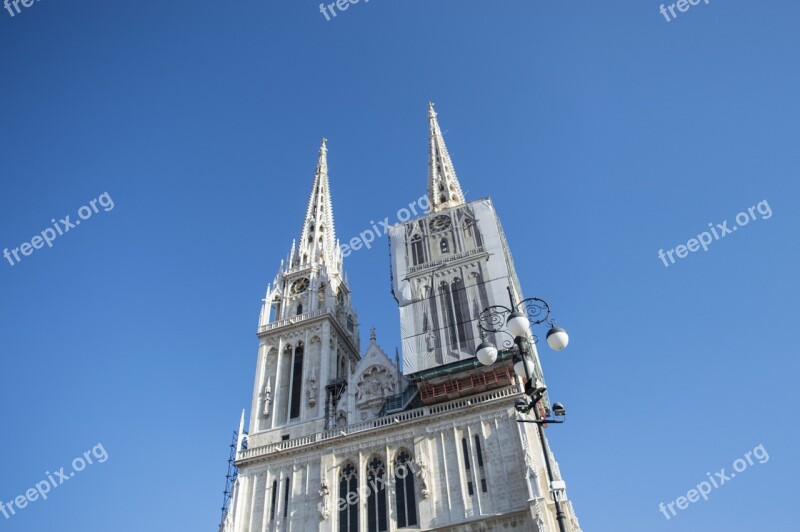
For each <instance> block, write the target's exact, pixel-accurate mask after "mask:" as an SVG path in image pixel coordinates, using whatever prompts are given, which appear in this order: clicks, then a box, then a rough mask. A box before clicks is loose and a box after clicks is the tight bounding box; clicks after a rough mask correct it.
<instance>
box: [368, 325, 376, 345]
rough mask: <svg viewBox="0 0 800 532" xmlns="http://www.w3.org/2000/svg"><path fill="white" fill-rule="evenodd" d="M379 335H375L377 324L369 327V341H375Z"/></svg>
mask: <svg viewBox="0 0 800 532" xmlns="http://www.w3.org/2000/svg"><path fill="white" fill-rule="evenodd" d="M376 338H377V336H376V335H375V326H372V327H370V328H369V341H370V342H375V340H376Z"/></svg>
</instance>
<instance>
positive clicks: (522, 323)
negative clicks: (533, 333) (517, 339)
mask: <svg viewBox="0 0 800 532" xmlns="http://www.w3.org/2000/svg"><path fill="white" fill-rule="evenodd" d="M506 325H507V326H508V332H510V333H511V334H512V335H514V336H525V335H526V334H527V333H528V330H529V329H530V327H531V322H530V321H528V316H526V315H525V314H524V313H523V312H520V311H518V310H515V311H514V312H512V313H511V314H509V316H508V321H506Z"/></svg>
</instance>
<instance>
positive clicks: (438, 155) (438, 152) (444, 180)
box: [428, 103, 464, 212]
mask: <svg viewBox="0 0 800 532" xmlns="http://www.w3.org/2000/svg"><path fill="white" fill-rule="evenodd" d="M436 116H437V115H436V111H435V110H434V108H433V103H429V104H428V119H429V120H430V130H431V131H430V157H429V159H428V199H429V200H430V202H431V208H432V210H433V212H436V211H441V210H442V209H449V208H450V207H455V206H457V205H462V204H463V203H464V194H463V193H462V192H461V185H460V184H459V183H458V177H457V176H456V170H455V168H453V161H451V160H450V154H449V153H448V152H447V146H445V144H444V137H443V136H442V130H441V128H440V127H439V121H438V120H437V118H436Z"/></svg>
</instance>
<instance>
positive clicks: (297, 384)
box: [289, 342, 303, 419]
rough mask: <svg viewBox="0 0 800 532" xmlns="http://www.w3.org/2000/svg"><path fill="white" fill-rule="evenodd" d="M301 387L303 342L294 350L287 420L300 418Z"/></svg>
mask: <svg viewBox="0 0 800 532" xmlns="http://www.w3.org/2000/svg"><path fill="white" fill-rule="evenodd" d="M302 387H303V342H299V343H298V344H297V348H295V350H294V364H292V399H291V404H290V410H289V419H294V418H296V417H299V416H300V394H301V391H302V390H301V388H302Z"/></svg>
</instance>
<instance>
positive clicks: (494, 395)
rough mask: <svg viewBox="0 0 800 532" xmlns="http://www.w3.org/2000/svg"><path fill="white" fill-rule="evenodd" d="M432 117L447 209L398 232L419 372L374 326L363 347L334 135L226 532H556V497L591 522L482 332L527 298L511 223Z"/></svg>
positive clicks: (398, 293) (269, 324) (433, 201)
mask: <svg viewBox="0 0 800 532" xmlns="http://www.w3.org/2000/svg"><path fill="white" fill-rule="evenodd" d="M428 125H429V143H428V148H429V149H428V187H427V188H428V196H429V201H430V212H428V213H426V214H424V215H422V216H420V217H418V218H416V219H413V220H407V221H405V222H403V223H400V224H398V225H395V226H393V227H391V228H390V229H389V231H388V238H389V245H390V262H391V280H392V293H393V295H394V297H395V299H396V301H397V304H398V307H399V311H400V329H401V341H402V360H403V363H402V365H401V364H400V361H399V357H400V354H399V353H396V354H395V357H394V360H392V358H391V357H390V356H389V355H387V353H386V352H385V351H384V350H383V349H382V348H381V346H380V345H379V344H378V341H377V334H376V331H375V329H374V328H373V329H372V330H371V331H370V338H369V345H368V346H367V347H366V348H365V350H364V352H363V353H361V351H360V342H359V333H358V317H357V315H356V312H355V309H354V308H353V305H352V301H351V295H350V290H349V288H348V285H347V277H346V275H345V274H344V270H343V265H342V252H341V251H340V248H339V243H338V242H337V241H336V236H335V232H334V224H333V211H332V206H331V197H330V183H329V178H328V160H327V146H326V142H325V141H324V140H323V142H322V146H321V147H320V151H319V158H318V162H317V166H316V171H315V173H314V181H313V184H312V187H311V196H310V198H309V201H308V207H307V209H306V213H305V218H304V220H303V226H302V228H301V230H300V239H299V240H296V241H295V242H293V244H292V247H291V251H290V253H289V255H288V257H287V258H286V260H285V261H283V262H282V263H281V266H280V268H279V270H278V274H277V275H276V277H275V279H274V281H273V283H272V284H271V285H270V286H269V287H268V288H267V293H266V296H265V298H264V303H263V306H262V309H261V315H260V317H259V323H258V358H257V364H256V377H255V385H254V389H253V402H252V405H251V409H250V416H249V418H250V423H249V432H248V434H247V437H246V438H242V437H241V434H242V433H243V432H244V427H243V425H242V427H241V428H240V431H239V433H240V438H239V440H238V442H237V443H235V445H234V446H235V449H234V452H235V457H234V459H233V460H234V463H235V466H236V468H234V470H233V471H234V472H233V473H232V474H230V475H229V479H231V481H232V482H233V488H232V494H231V500H230V505H226V510H225V511H224V513H223V516H224V517H223V522H222V523H221V526H220V532H284V531H285V532H308V531H319V532H401V531H406V530H436V531H440V532H478V531H480V532H492V531H500V530H509V531H510V530H519V531H524V532H556V531H557V530H559V528H560V525H559V523H558V522H557V521H558V520H557V513H558V512H557V508H558V507H559V506H558V505H557V504H556V502H555V501H558V502H559V503H560V505H561V506H560V507H561V508H562V509H564V510H566V516H564V514H563V513H561V514H560V515H561V526H567V527H568V528H567V532H580V525H579V524H578V520H577V518H576V517H575V514H574V511H573V509H572V504H571V502H570V501H569V500H568V499H567V496H566V488H565V484H564V482H563V480H562V479H561V475H560V472H559V468H558V464H557V463H556V462H555V458H554V457H552V454H551V453H550V451H549V449H548V448H547V446H546V445H545V444H544V443H540V433H539V432H537V428H538V427H537V426H536V425H533V424H529V423H519V422H518V420H517V412H516V410H515V408H514V402H515V400H516V399H517V398H518V397H520V395H521V394H523V391H524V383H523V382H522V380H521V379H520V378H519V377H517V375H516V373H515V372H514V369H513V366H512V365H513V361H512V352H511V349H509V348H508V345H507V344H504V342H503V341H502V339H501V338H499V337H497V338H495V337H494V336H495V334H499V333H498V332H497V331H495V332H492V333H486V332H484V331H483V330H482V329H481V328H480V327H479V326H478V322H479V316H480V315H481V313H482V312H483V310H484V309H486V308H488V307H491V306H493V305H500V304H506V305H507V304H508V297H509V294H511V295H513V297H514V298H515V299H516V300H521V299H522V291H521V288H520V285H519V282H518V280H517V276H516V273H515V271H514V265H513V261H512V259H511V253H510V250H509V248H508V245H507V243H506V239H505V236H504V234H503V230H502V227H501V225H500V221H499V219H498V217H497V214H496V212H495V210H494V206H493V204H492V202H491V200H490V199H489V198H483V199H478V200H474V201H467V200H466V199H465V198H464V194H463V192H462V189H461V185H460V184H459V182H458V177H457V176H456V172H455V167H454V165H453V162H452V160H451V158H450V154H449V153H448V150H447V147H446V146H445V142H444V137H443V135H442V131H441V128H440V126H439V122H438V117H437V115H436V111H435V110H434V108H433V105H432V104H431V105H430V106H429V108H428ZM376 304H377V302H376ZM484 337H486V339H487V340H489V341H491V342H492V343H494V344H495V345H497V346H502V347H501V348H500V352H499V354H498V356H497V361H496V363H495V364H492V366H482V365H480V364H479V363H478V361H477V359H476V358H475V350H476V347H477V345H478V344H479V343H480V342H481V340H482V339H483V338H484ZM530 346H531V351H532V353H531V358H532V359H533V363H534V368H533V370H534V377H535V378H537V379H540V380H541V381H542V382H543V381H544V376H543V374H542V372H541V367H540V365H539V360H538V355H537V354H536V346H535V343H534V342H533V338H531V339H530ZM401 368H402V369H401ZM545 403H546V400H545ZM539 404H540V405H542V403H539ZM545 408H546V406H545ZM545 441H546V440H545V439H544V437H543V435H541V442H545ZM545 453H547V454H546V455H547V456H549V457H550V463H552V467H550V466H549V465H548V464H547V462H546V461H545V459H544V458H545ZM237 471H238V477H237ZM228 493H229V492H228V491H227V490H226V495H227V494H228ZM565 517H566V519H567V520H568V523H566V522H565V520H564V519H565Z"/></svg>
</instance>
